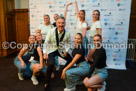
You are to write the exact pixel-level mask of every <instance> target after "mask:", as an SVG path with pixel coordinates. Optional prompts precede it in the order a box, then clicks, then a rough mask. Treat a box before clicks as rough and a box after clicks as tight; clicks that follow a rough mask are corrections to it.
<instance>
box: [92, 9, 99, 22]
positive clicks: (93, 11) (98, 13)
mask: <svg viewBox="0 0 136 91" xmlns="http://www.w3.org/2000/svg"><path fill="white" fill-rule="evenodd" d="M95 11H96V12H98V14H99V17H98V20H100V11H99V10H94V11H93V13H94V12H95Z"/></svg>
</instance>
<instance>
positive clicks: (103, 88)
mask: <svg viewBox="0 0 136 91" xmlns="http://www.w3.org/2000/svg"><path fill="white" fill-rule="evenodd" d="M105 90H106V82H105V81H104V82H103V87H102V88H98V90H97V91H105Z"/></svg>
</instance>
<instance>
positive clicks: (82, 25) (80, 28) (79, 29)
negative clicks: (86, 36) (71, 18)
mask: <svg viewBox="0 0 136 91" xmlns="http://www.w3.org/2000/svg"><path fill="white" fill-rule="evenodd" d="M83 28H87V24H86V22H81V21H80V20H79V18H78V21H77V26H76V33H81V34H83Z"/></svg>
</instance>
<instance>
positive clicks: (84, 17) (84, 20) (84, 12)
mask: <svg viewBox="0 0 136 91" xmlns="http://www.w3.org/2000/svg"><path fill="white" fill-rule="evenodd" d="M80 11H81V12H83V13H84V15H85V14H86V13H85V10H80ZM84 21H85V17H84Z"/></svg>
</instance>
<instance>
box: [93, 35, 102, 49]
mask: <svg viewBox="0 0 136 91" xmlns="http://www.w3.org/2000/svg"><path fill="white" fill-rule="evenodd" d="M93 41H94V45H95V47H99V46H100V45H101V43H102V40H101V39H100V37H99V36H95V37H94V38H93Z"/></svg>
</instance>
